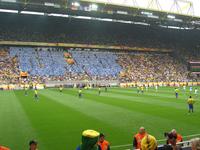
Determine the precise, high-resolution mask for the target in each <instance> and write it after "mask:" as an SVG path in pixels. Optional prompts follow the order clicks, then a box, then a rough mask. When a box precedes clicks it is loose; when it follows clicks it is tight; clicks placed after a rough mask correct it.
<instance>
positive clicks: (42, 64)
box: [1, 47, 198, 83]
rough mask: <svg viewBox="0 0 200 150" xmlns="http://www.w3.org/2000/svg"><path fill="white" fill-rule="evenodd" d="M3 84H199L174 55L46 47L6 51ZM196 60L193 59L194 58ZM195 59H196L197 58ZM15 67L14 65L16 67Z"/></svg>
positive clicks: (8, 49) (187, 59) (10, 48)
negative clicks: (23, 81)
mask: <svg viewBox="0 0 200 150" xmlns="http://www.w3.org/2000/svg"><path fill="white" fill-rule="evenodd" d="M2 49H3V50H1V55H2V56H4V57H2V58H1V68H2V71H1V72H2V74H1V82H3V81H4V82H5V81H7V82H8V83H12V81H13V79H12V77H13V76H14V81H15V82H17V81H19V80H20V78H19V76H20V72H27V73H28V74H29V80H31V81H34V80H36V81H38V82H40V83H45V82H46V81H67V80H118V81H120V82H138V81H139V82H188V81H192V80H193V81H196V79H197V78H198V76H196V78H195V77H193V76H192V75H191V74H190V70H188V64H187V62H188V61H189V58H186V57H184V56H181V55H179V56H181V57H183V58H182V59H181V57H179V58H177V57H176V56H174V54H173V53H158V52H126V51H124V52H123V51H120V52H119V51H113V50H92V49H87V50H81V49H73V48H71V49H67V48H65V49H63V48H51V47H48V48H45V47H7V48H2ZM190 59H192V57H190ZM194 59H195V58H194ZM13 64H14V65H13Z"/></svg>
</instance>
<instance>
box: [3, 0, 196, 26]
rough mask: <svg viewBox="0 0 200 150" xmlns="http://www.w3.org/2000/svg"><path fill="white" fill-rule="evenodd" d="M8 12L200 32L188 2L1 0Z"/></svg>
mask: <svg viewBox="0 0 200 150" xmlns="http://www.w3.org/2000/svg"><path fill="white" fill-rule="evenodd" d="M142 1H143V5H142ZM164 1H165V3H163V2H164ZM145 2H146V5H144V3H145ZM9 11H10V12H11V13H19V14H32V15H48V16H54V17H74V18H77V19H94V20H100V21H113V22H120V23H130V24H131V23H132V24H141V25H153V26H160V27H165V28H174V29H200V16H198V15H195V9H194V4H193V3H192V2H191V1H188V0H168V3H167V4H166V0H56V1H55V0H0V12H9Z"/></svg>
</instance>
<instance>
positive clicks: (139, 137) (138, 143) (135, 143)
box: [133, 127, 147, 149]
mask: <svg viewBox="0 0 200 150" xmlns="http://www.w3.org/2000/svg"><path fill="white" fill-rule="evenodd" d="M146 134H147V133H146V131H145V128H144V127H140V129H139V132H138V133H137V134H136V135H135V136H134V139H133V147H134V148H135V149H141V141H142V139H143V138H144V137H145V135H146Z"/></svg>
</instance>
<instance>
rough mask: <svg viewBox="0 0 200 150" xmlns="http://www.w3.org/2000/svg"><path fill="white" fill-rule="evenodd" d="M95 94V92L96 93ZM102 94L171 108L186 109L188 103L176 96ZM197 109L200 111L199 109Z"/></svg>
mask: <svg viewBox="0 0 200 150" xmlns="http://www.w3.org/2000/svg"><path fill="white" fill-rule="evenodd" d="M85 93H87V94H88V93H93V91H85ZM94 95H95V93H94ZM102 96H106V97H110V98H113V99H116V100H117V99H118V98H119V97H120V98H121V99H123V100H124V101H126V100H128V101H132V102H138V103H146V104H147V105H158V106H161V107H162V106H164V107H167V106H168V107H170V108H175V109H184V110H186V107H187V104H186V101H183V100H180V99H178V100H176V99H175V98H174V99H173V101H171V100H169V99H165V100H163V99H161V98H158V97H149V96H145V95H143V94H137V95H134V94H132V95H131V94H130V95H125V94H117V93H112V92H108V93H102V94H101V97H102ZM197 111H199V110H198V109H197Z"/></svg>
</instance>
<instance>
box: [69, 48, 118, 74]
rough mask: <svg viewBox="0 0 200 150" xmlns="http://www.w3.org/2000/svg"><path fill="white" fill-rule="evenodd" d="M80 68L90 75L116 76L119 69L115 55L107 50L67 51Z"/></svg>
mask: <svg viewBox="0 0 200 150" xmlns="http://www.w3.org/2000/svg"><path fill="white" fill-rule="evenodd" d="M69 52H70V53H71V54H72V56H73V58H74V59H75V60H76V63H77V65H78V66H80V68H83V69H84V70H85V71H86V72H87V73H88V74H89V75H90V76H113V77H116V76H117V75H118V74H119V72H120V71H121V67H120V65H119V64H117V62H116V60H117V55H115V53H114V52H109V51H73V50H70V51H69Z"/></svg>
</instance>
